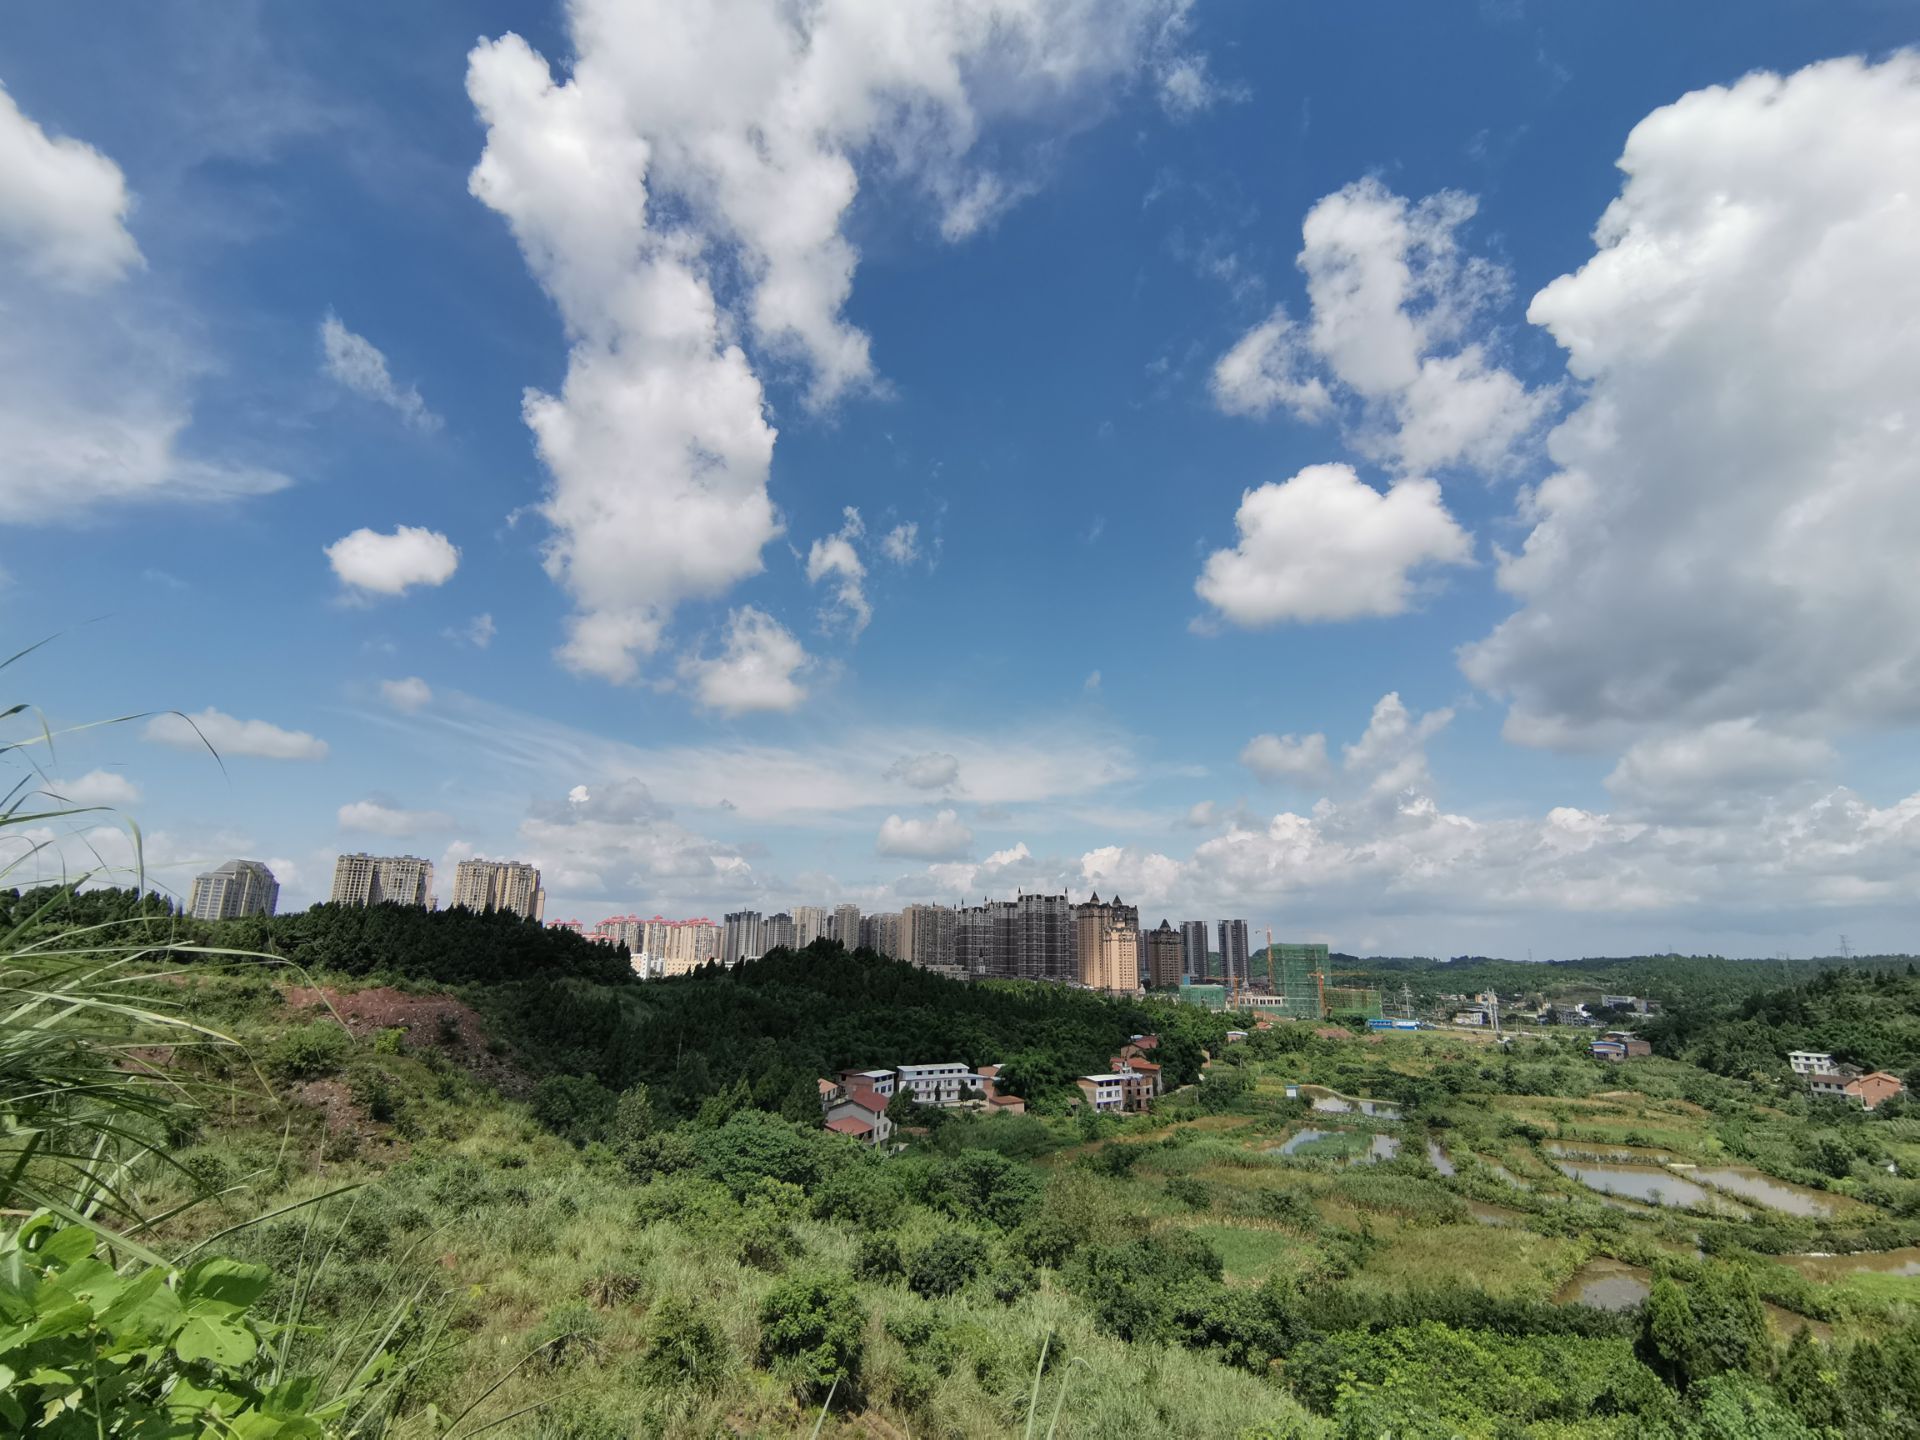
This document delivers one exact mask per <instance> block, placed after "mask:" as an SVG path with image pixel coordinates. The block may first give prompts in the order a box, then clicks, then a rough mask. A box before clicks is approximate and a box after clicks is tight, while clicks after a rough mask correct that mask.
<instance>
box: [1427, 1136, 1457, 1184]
mask: <svg viewBox="0 0 1920 1440" xmlns="http://www.w3.org/2000/svg"><path fill="white" fill-rule="evenodd" d="M1427 1163H1428V1164H1429V1165H1431V1166H1433V1168H1434V1169H1436V1170H1438V1171H1439V1172H1440V1173H1441V1174H1442V1175H1451V1174H1453V1161H1452V1160H1451V1159H1449V1158H1448V1156H1447V1152H1446V1151H1445V1150H1444V1149H1442V1148H1441V1145H1440V1142H1439V1141H1438V1140H1429V1141H1427Z"/></svg>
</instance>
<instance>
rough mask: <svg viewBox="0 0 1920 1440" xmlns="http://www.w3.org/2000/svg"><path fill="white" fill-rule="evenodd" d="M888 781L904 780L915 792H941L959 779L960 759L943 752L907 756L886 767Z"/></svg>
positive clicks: (932, 751)
mask: <svg viewBox="0 0 1920 1440" xmlns="http://www.w3.org/2000/svg"><path fill="white" fill-rule="evenodd" d="M887 776H888V778H889V779H897V780H904V781H905V782H906V783H907V784H909V785H911V786H913V788H914V789H916V790H941V789H945V788H946V787H947V786H949V785H952V784H953V783H954V782H955V781H957V780H958V779H959V778H960V759H959V757H958V756H957V755H950V754H948V753H947V752H946V751H944V750H929V751H928V752H927V753H926V754H924V755H908V756H906V757H904V758H903V759H900V760H896V761H895V762H894V763H893V764H892V765H890V766H888V767H887Z"/></svg>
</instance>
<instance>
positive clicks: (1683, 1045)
mask: <svg viewBox="0 0 1920 1440" xmlns="http://www.w3.org/2000/svg"><path fill="white" fill-rule="evenodd" d="M1646 1033H1647V1035H1648V1036H1649V1038H1651V1039H1652V1040H1653V1042H1654V1046H1655V1048H1656V1049H1657V1050H1659V1051H1660V1052H1661V1053H1662V1054H1665V1055H1670V1056H1673V1057H1674V1058H1676V1059H1681V1060H1689V1061H1692V1062H1693V1063H1694V1064H1696V1065H1699V1066H1702V1067H1704V1068H1705V1069H1708V1070H1714V1071H1717V1072H1718V1073H1720V1074H1722V1075H1738V1076H1748V1077H1752V1076H1773V1077H1775V1078H1778V1077H1779V1076H1780V1075H1781V1074H1782V1073H1783V1072H1785V1070H1786V1069H1787V1063H1786V1054H1787V1052H1788V1051H1789V1050H1825V1051H1830V1052H1831V1053H1832V1054H1833V1056H1834V1058H1835V1059H1836V1060H1841V1061H1848V1062H1851V1063H1852V1064H1855V1065H1859V1066H1861V1067H1863V1068H1865V1069H1870V1070H1891V1071H1892V1072H1893V1073H1894V1074H1896V1075H1899V1076H1901V1077H1902V1078H1903V1079H1905V1080H1906V1081H1907V1083H1908V1084H1909V1085H1920V967H1916V966H1915V965H1913V964H1906V965H1902V966H1900V967H1898V968H1896V969H1880V970H1832V971H1828V972H1827V973H1825V974H1822V975H1819V976H1816V977H1815V978H1814V979H1812V980H1810V981H1809V982H1807V983H1806V984H1805V985H1794V986H1790V987H1786V988H1783V989H1778V990H1774V991H1770V992H1768V993H1766V994H1763V995H1755V996H1751V997H1749V998H1748V999H1746V1000H1744V1001H1742V1002H1741V1003H1739V1004H1738V1005H1736V1006H1733V1007H1731V1008H1729V1009H1725V1010H1721V1011H1717V1012H1716V1011H1714V1010H1711V1009H1708V1008H1704V1007H1701V1008H1694V1007H1682V1008H1679V1009H1676V1010H1673V1011H1671V1012H1670V1013H1668V1014H1666V1015H1663V1016H1661V1017H1659V1018H1658V1019H1657V1020H1655V1021H1654V1022H1653V1024H1652V1025H1651V1026H1650V1027H1649V1028H1648V1030H1647V1031H1646Z"/></svg>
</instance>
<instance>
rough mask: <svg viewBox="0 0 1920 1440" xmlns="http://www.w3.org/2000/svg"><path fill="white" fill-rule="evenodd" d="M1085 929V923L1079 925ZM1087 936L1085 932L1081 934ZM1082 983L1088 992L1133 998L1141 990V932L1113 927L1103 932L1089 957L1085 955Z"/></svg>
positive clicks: (1114, 925) (1131, 928)
mask: <svg viewBox="0 0 1920 1440" xmlns="http://www.w3.org/2000/svg"><path fill="white" fill-rule="evenodd" d="M1076 924H1077V925H1080V926H1084V925H1085V921H1079V922H1076ZM1080 933H1081V935H1083V936H1084V935H1085V933H1086V931H1085V929H1084V928H1083V929H1081V930H1080ZM1080 983H1081V984H1082V985H1085V986H1086V987H1087V988H1088V989H1089V990H1104V991H1106V992H1107V993H1108V994H1109V995H1132V994H1134V993H1135V992H1136V991H1138V990H1139V988H1140V931H1139V929H1138V928H1137V927H1135V926H1132V925H1126V924H1119V923H1116V924H1111V925H1108V926H1107V927H1106V928H1105V929H1104V930H1102V931H1101V932H1100V936H1099V940H1098V943H1097V944H1095V946H1094V947H1093V949H1092V951H1091V953H1090V954H1083V955H1082V957H1081V965H1080Z"/></svg>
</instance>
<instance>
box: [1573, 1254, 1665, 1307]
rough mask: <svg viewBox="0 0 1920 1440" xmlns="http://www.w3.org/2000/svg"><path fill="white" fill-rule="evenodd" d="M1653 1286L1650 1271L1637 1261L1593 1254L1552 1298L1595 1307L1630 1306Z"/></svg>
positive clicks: (1636, 1302)
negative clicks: (1633, 1263)
mask: <svg viewBox="0 0 1920 1440" xmlns="http://www.w3.org/2000/svg"><path fill="white" fill-rule="evenodd" d="M1652 1290H1653V1275H1652V1272H1650V1271H1647V1270H1642V1269H1641V1268H1640V1267H1639V1266H1638V1265H1629V1264H1627V1263H1626V1262H1625V1261H1622V1260H1615V1259H1614V1258H1613V1257H1612V1256H1610V1255H1596V1256H1595V1257H1594V1258H1593V1259H1591V1260H1589V1261H1588V1262H1587V1263H1586V1264H1584V1265H1582V1266H1581V1267H1580V1268H1579V1269H1578V1270H1576V1271H1575V1272H1574V1274H1573V1278H1572V1279H1571V1280H1569V1281H1567V1283H1566V1284H1565V1285H1562V1286H1561V1287H1560V1293H1559V1294H1557V1295H1555V1296H1554V1297H1553V1298H1554V1299H1555V1300H1556V1301H1557V1302H1559V1303H1560V1304H1562V1305H1590V1306H1592V1307H1593V1308H1594V1309H1595V1310H1631V1309H1633V1307H1634V1306H1636V1305H1638V1304H1640V1303H1641V1302H1642V1301H1643V1300H1645V1299H1646V1298H1647V1296H1648V1295H1649V1294H1650V1293H1651V1292H1652Z"/></svg>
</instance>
